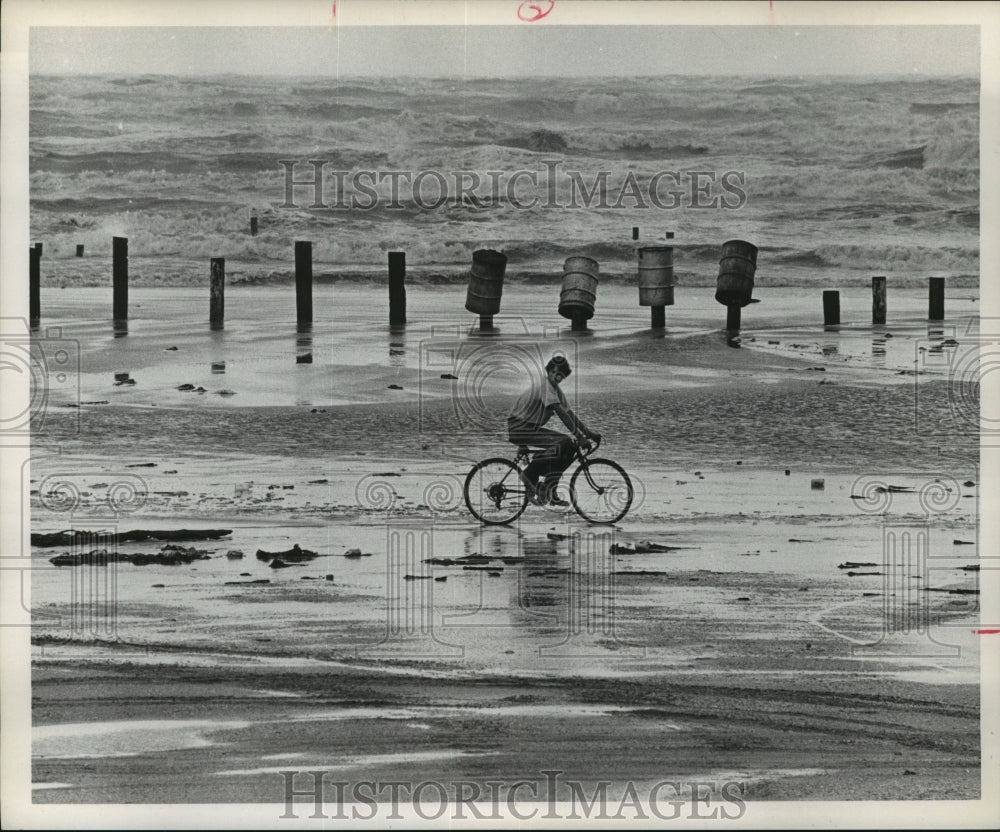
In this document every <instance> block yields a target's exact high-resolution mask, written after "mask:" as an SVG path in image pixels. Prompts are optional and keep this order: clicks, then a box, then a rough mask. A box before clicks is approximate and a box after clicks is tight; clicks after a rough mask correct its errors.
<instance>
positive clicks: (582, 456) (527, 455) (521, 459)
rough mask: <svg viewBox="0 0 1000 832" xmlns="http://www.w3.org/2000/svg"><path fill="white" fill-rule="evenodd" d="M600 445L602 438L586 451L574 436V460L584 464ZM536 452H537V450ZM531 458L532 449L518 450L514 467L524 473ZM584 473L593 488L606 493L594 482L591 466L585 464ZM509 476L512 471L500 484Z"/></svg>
mask: <svg viewBox="0 0 1000 832" xmlns="http://www.w3.org/2000/svg"><path fill="white" fill-rule="evenodd" d="M599 447H601V442H600V440H597V441H596V442H594V444H593V445H591V446H590V448H588V449H587V450H586V451H583V450H581V448H580V441H579V440H578V439H575V438H574V440H573V458H574V461H575V462H577V463H579V464H580V465H583V463H584V462H586V461H587V457H589V456H590V455H591V454H592V453H594V452H595V451H596V450H597V449H598V448H599ZM535 453H537V451H536V452H535ZM531 458H532V451H531V450H528V451H518V452H517V456H515V457H514V467H515V468H517V470H518V471H519V472H520V473H521V474H522V475H523V474H524V466H523V465H522V463H525V462H530V461H531ZM567 470H568V469H567ZM583 475H584V476H585V477H586V478H587V483H588V484H589V485H590V487H591V488H593V489H594V490H595V491H596V492H597V493H598V494H603V493H604V489H603V488H601V487H600V486H599V485H598V484H597V483H595V482H594V478H593V477H591V476H590V467H589V466H586V465H584V466H583ZM509 476H510V472H508V473H506V474H504V477H503V479H502V480H500V484H501V485H503V483H504V480H506V479H507V477H509ZM512 493H514V494H519V493H521V492H519V491H512Z"/></svg>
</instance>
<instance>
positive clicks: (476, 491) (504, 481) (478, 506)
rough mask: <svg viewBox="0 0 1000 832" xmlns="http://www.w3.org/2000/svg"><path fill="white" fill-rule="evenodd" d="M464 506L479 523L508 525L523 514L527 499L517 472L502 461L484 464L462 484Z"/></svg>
mask: <svg viewBox="0 0 1000 832" xmlns="http://www.w3.org/2000/svg"><path fill="white" fill-rule="evenodd" d="M465 502H466V505H467V506H468V507H469V511H471V512H472V513H473V514H474V515H475V516H476V518H477V519H479V520H481V521H482V522H483V523H488V524H499V523H509V522H510V521H511V520H514V519H515V518H516V517H517V516H518V515H520V514H521V512H522V511H524V508H525V506H526V505H527V502H528V498H527V494H526V492H525V489H524V483H523V482H522V481H521V477H520V472H519V471H518V469H517V468H516V467H515V466H514V465H513V464H512V463H511V462H510V461H509V460H506V459H488V460H485V461H483V462H481V463H479V465H477V466H476V467H475V468H473V469H472V471H470V472H469V476H468V477H467V478H466V481H465Z"/></svg>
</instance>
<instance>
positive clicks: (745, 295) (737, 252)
mask: <svg viewBox="0 0 1000 832" xmlns="http://www.w3.org/2000/svg"><path fill="white" fill-rule="evenodd" d="M756 271H757V246H755V245H753V244H752V243H747V242H745V241H743V240H729V242H726V243H723V244H722V257H721V258H720V259H719V280H718V283H717V285H716V289H715V299H716V300H717V301H718V302H719V303H721V304H723V305H724V306H747V305H748V304H749V303H750V297H751V295H752V294H753V276H754V273H755V272H756Z"/></svg>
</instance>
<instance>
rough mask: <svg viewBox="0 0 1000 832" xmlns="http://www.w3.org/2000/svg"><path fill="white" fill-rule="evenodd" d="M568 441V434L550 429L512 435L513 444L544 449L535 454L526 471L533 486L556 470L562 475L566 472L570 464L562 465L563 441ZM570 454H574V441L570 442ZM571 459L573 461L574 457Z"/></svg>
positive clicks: (526, 475)
mask: <svg viewBox="0 0 1000 832" xmlns="http://www.w3.org/2000/svg"><path fill="white" fill-rule="evenodd" d="M568 439H569V437H567V436H566V434H564V433H559V432H557V431H554V430H549V429H548V428H538V429H537V430H533V431H530V432H528V431H525V432H520V431H518V432H517V433H511V435H510V441H511V442H515V443H517V444H520V445H530V446H532V447H535V448H541V449H542V450H540V451H537V452H535V454H534V456H533V457H532V460H531V462H529V463H528V466H527V468H525V469H524V475H525V477H526V478H527V479H528V481H529V482H530V483H531V484H532V485H537V484H538V479H539V477H541V476H544V475H545V474H548V473H550V472H552V471H556V470H558V471H559V472H560V473H561V472H562V471H565V470H566V467H567V466H568V465H569V462H568V461H567V462H566V463H565V464H563V463H562V458H563V455H564V453H565V452H564V451H563V450H561V445H562V443H563V440H568ZM570 452H571V453H572V440H570ZM570 458H571V459H572V456H571V457H570ZM560 465H561V466H562V467H560Z"/></svg>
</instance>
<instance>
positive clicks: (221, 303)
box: [208, 257, 226, 327]
mask: <svg viewBox="0 0 1000 832" xmlns="http://www.w3.org/2000/svg"><path fill="white" fill-rule="evenodd" d="M225 317H226V259H225V258H224V257H213V258H212V265H211V283H210V287H209V310H208V320H209V323H210V324H211V325H212V326H213V327H221V326H222V324H223V322H224V321H225Z"/></svg>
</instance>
